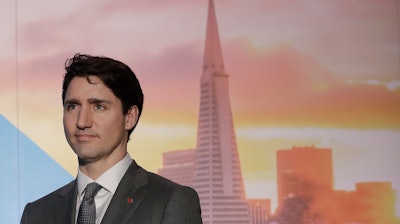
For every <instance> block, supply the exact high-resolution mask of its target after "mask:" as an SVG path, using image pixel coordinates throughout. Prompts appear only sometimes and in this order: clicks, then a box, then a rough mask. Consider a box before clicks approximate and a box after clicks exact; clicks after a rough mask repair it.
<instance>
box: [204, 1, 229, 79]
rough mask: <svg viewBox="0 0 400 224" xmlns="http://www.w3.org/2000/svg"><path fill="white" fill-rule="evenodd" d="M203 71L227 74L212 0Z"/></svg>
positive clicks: (209, 9)
mask: <svg viewBox="0 0 400 224" xmlns="http://www.w3.org/2000/svg"><path fill="white" fill-rule="evenodd" d="M203 71H204V72H205V71H209V72H210V73H213V72H217V73H221V74H222V73H225V71H224V61H223V58H222V50H221V44H220V40H219V33H218V26H217V18H216V16H215V9H214V1H213V0H210V2H209V5H208V18H207V31H206V42H205V48H204V58H203Z"/></svg>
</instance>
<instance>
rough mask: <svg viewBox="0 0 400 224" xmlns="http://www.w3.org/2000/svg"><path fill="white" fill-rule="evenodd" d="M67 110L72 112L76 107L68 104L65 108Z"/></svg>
mask: <svg viewBox="0 0 400 224" xmlns="http://www.w3.org/2000/svg"><path fill="white" fill-rule="evenodd" d="M65 108H66V109H67V110H74V109H76V108H78V106H77V105H76V104H68V105H66V107H65Z"/></svg>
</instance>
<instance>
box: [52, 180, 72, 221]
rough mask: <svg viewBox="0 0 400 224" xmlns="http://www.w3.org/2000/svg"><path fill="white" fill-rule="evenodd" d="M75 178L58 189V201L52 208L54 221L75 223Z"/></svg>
mask: <svg viewBox="0 0 400 224" xmlns="http://www.w3.org/2000/svg"><path fill="white" fill-rule="evenodd" d="M76 192H77V185H76V180H74V181H72V182H71V183H69V184H68V185H66V186H65V187H64V188H63V189H61V190H60V192H59V196H60V201H59V202H58V205H57V206H56V207H55V208H53V209H54V213H53V214H54V217H53V219H54V220H55V221H54V223H58V224H73V223H75V207H76V194H77V193H76Z"/></svg>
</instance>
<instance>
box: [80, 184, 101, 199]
mask: <svg viewBox="0 0 400 224" xmlns="http://www.w3.org/2000/svg"><path fill="white" fill-rule="evenodd" d="M100 189H101V185H100V184H98V183H96V182H92V183H90V184H88V185H87V186H86V189H85V196H83V198H84V199H86V198H94V196H96V194H97V192H99V190H100Z"/></svg>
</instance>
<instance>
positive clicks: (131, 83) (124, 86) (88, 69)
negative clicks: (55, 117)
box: [62, 53, 144, 139]
mask: <svg viewBox="0 0 400 224" xmlns="http://www.w3.org/2000/svg"><path fill="white" fill-rule="evenodd" d="M65 71H66V74H65V76H64V81H63V86H62V102H63V104H64V101H65V94H66V92H67V89H68V86H69V84H70V83H71V80H72V79H73V78H74V77H86V78H87V80H88V82H89V76H96V77H98V78H99V79H101V80H102V81H103V83H104V85H106V86H107V87H108V88H110V89H111V91H112V92H113V93H114V95H115V96H116V97H118V98H119V99H120V100H121V102H122V112H123V113H124V114H127V113H128V111H129V109H130V108H131V107H132V106H137V108H138V110H139V114H138V120H139V117H140V115H141V114H142V109H143V98H144V96H143V91H142V88H141V87H140V83H139V80H138V79H137V78H136V75H135V73H133V71H132V70H131V69H130V68H129V67H128V66H127V65H125V64H124V63H122V62H120V61H117V60H114V59H112V58H107V57H101V56H91V55H87V54H79V53H78V54H75V56H74V57H73V58H70V59H67V61H66V62H65ZM135 127H136V125H135V126H134V127H133V128H132V129H131V130H128V139H129V136H130V135H131V133H132V131H133V129H135Z"/></svg>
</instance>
